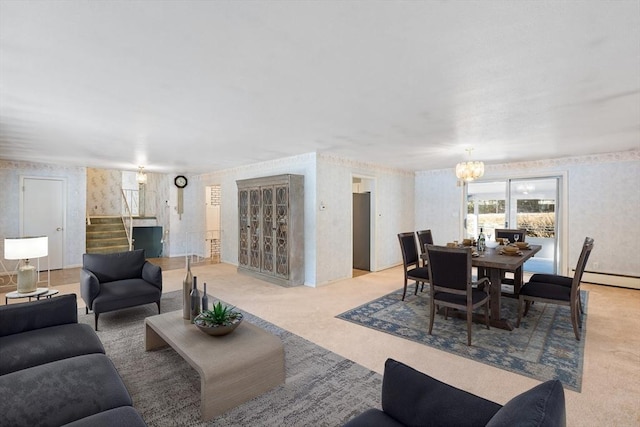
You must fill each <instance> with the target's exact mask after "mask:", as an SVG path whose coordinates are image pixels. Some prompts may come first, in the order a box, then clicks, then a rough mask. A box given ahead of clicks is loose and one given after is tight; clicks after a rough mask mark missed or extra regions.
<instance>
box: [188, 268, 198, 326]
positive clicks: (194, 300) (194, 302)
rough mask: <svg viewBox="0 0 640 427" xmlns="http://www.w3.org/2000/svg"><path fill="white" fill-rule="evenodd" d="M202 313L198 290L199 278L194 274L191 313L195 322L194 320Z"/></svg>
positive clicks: (191, 318)
mask: <svg viewBox="0 0 640 427" xmlns="http://www.w3.org/2000/svg"><path fill="white" fill-rule="evenodd" d="M198 314H200V292H199V291H198V278H197V277H196V276H193V289H192V290H191V315H190V316H189V317H190V320H191V323H193V320H194V319H195V318H196V317H198Z"/></svg>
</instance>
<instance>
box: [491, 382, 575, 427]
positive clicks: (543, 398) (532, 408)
mask: <svg viewBox="0 0 640 427" xmlns="http://www.w3.org/2000/svg"><path fill="white" fill-rule="evenodd" d="M566 424H567V421H566V412H565V405H564V389H563V388H562V383H561V382H560V381H558V380H551V381H546V382H544V383H542V384H540V385H537V386H536V387H534V388H532V389H531V390H528V391H525V392H524V393H522V394H519V395H518V396H516V397H514V398H513V399H511V400H510V401H509V402H507V404H506V405H504V406H503V407H502V409H500V410H499V411H498V412H497V413H496V414H495V415H494V416H493V418H491V420H490V421H489V423H488V424H487V427H502V426H504V427H507V426H509V427H511V426H522V427H524V426H541V427H542V426H548V427H564V426H566Z"/></svg>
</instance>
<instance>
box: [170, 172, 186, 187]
mask: <svg viewBox="0 0 640 427" xmlns="http://www.w3.org/2000/svg"><path fill="white" fill-rule="evenodd" d="M173 182H174V183H175V184H176V187H178V188H184V187H186V186H187V177H186V176H184V175H178V176H176V179H174V180H173Z"/></svg>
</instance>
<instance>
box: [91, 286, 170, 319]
mask: <svg viewBox="0 0 640 427" xmlns="http://www.w3.org/2000/svg"><path fill="white" fill-rule="evenodd" d="M161 297H162V290H161V289H158V287H157V286H152V285H151V284H150V283H149V282H147V281H145V280H143V279H127V280H117V281H115V282H107V283H101V284H100V293H99V294H98V296H97V297H95V299H94V300H93V305H92V309H93V311H94V312H97V313H106V312H107V311H113V310H119V309H121V308H128V307H135V306H138V305H143V304H149V303H152V302H156V301H160V298H161Z"/></svg>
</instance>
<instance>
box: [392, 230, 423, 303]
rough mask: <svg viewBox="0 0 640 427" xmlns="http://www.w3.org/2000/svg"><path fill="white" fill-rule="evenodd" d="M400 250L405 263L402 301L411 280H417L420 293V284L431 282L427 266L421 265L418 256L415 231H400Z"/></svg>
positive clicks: (416, 292)
mask: <svg viewBox="0 0 640 427" xmlns="http://www.w3.org/2000/svg"><path fill="white" fill-rule="evenodd" d="M398 240H399V241H400V250H401V251H402V263H403V264H404V291H403V292H402V301H404V297H405V296H406V294H407V283H408V282H409V280H415V282H416V291H415V293H414V295H417V294H418V284H419V283H422V285H423V286H424V284H425V283H428V282H429V271H428V270H427V268H426V267H421V266H420V257H419V256H418V248H417V247H416V237H415V234H413V232H407V233H399V234H398Z"/></svg>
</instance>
